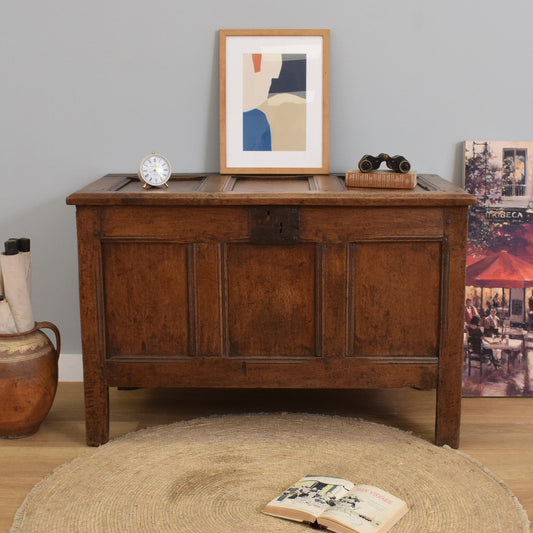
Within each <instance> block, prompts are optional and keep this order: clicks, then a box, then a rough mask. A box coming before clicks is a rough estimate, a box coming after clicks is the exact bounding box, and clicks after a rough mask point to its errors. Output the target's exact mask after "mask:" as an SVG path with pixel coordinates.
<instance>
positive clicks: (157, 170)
mask: <svg viewBox="0 0 533 533" xmlns="http://www.w3.org/2000/svg"><path fill="white" fill-rule="evenodd" d="M154 170H155V171H156V172H157V173H158V174H159V175H160V176H161V177H162V178H164V176H163V174H161V172H160V171H159V169H158V168H157V167H155V168H154Z"/></svg>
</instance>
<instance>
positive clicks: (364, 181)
mask: <svg viewBox="0 0 533 533" xmlns="http://www.w3.org/2000/svg"><path fill="white" fill-rule="evenodd" d="M344 181H345V184H346V187H370V188H375V189H414V188H415V187H416V171H414V170H411V171H410V172H406V173H404V174H402V173H400V172H393V171H392V170H374V171H372V172H361V171H360V170H359V169H356V168H352V169H350V170H348V172H346V175H345V177H344Z"/></svg>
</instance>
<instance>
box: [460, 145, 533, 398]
mask: <svg viewBox="0 0 533 533" xmlns="http://www.w3.org/2000/svg"><path fill="white" fill-rule="evenodd" d="M464 185H465V189H466V191H467V192H469V193H471V194H473V195H474V196H475V197H476V198H477V204H476V205H474V206H471V207H470V208H469V216H468V243H467V265H466V292H465V331H464V339H465V342H464V367H463V395H464V396H533V392H532V391H533V382H532V379H533V142H505V141H466V142H465V143H464Z"/></svg>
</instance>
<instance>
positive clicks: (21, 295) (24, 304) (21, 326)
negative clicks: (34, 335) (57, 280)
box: [0, 254, 35, 333]
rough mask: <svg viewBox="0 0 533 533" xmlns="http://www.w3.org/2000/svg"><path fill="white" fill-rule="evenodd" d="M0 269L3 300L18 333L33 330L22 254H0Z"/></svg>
mask: <svg viewBox="0 0 533 533" xmlns="http://www.w3.org/2000/svg"><path fill="white" fill-rule="evenodd" d="M0 268H1V269H2V276H3V278H4V291H5V298H6V300H7V301H8V302H9V307H10V308H11V313H12V314H13V318H14V320H15V324H16V326H17V330H18V331H19V332H20V333H23V332H25V331H29V330H30V329H33V327H34V325H35V320H34V318H33V311H32V308H31V298H30V293H29V290H28V285H27V282H26V261H25V259H24V256H23V255H22V254H16V255H5V254H0Z"/></svg>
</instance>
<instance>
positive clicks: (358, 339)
mask: <svg viewBox="0 0 533 533" xmlns="http://www.w3.org/2000/svg"><path fill="white" fill-rule="evenodd" d="M67 203H68V204H72V205H76V216H77V228H78V252H79V283H80V310H81V327H82V349H83V363H84V380H85V396H86V398H85V400H86V401H85V405H86V428H87V442H88V444H90V445H97V444H101V443H104V442H106V441H107V440H108V433H109V405H108V388H109V387H111V386H121V387H232V388H240V387H247V388H252V387H253V388H257V387H259V388H261V387H269V388H275V387H279V388H286V387H290V388H316V389H325V388H350V389H351V388H354V389H355V388H387V387H420V388H423V389H431V388H436V389H437V405H436V439H435V440H436V442H437V443H438V444H449V445H451V446H455V447H456V446H458V442H459V424H460V400H461V366H462V331H463V298H464V276H465V245H466V224H467V208H468V205H470V204H472V203H473V198H472V197H471V196H469V195H467V194H466V193H464V192H463V191H462V190H461V189H459V188H458V187H455V186H454V185H452V184H450V183H449V182H447V181H445V180H443V179H441V178H439V177H437V176H433V175H423V176H420V177H419V185H418V186H417V188H416V189H415V190H413V191H406V190H392V189H390V190H373V189H349V190H347V189H346V188H345V186H344V180H343V178H342V176H339V175H335V174H331V175H326V176H301V177H289V176H287V177H284V178H279V177H247V176H225V175H218V174H202V175H187V176H185V175H174V176H173V177H172V179H171V181H170V182H169V188H168V189H166V190H165V189H150V190H143V189H142V188H141V185H140V183H139V182H138V181H137V179H136V178H135V177H134V176H133V175H108V176H105V177H103V178H101V179H100V180H98V181H96V182H94V183H92V184H90V185H89V186H87V187H85V188H84V189H82V190H80V191H78V192H76V193H74V194H72V195H71V196H69V197H68V199H67Z"/></svg>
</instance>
